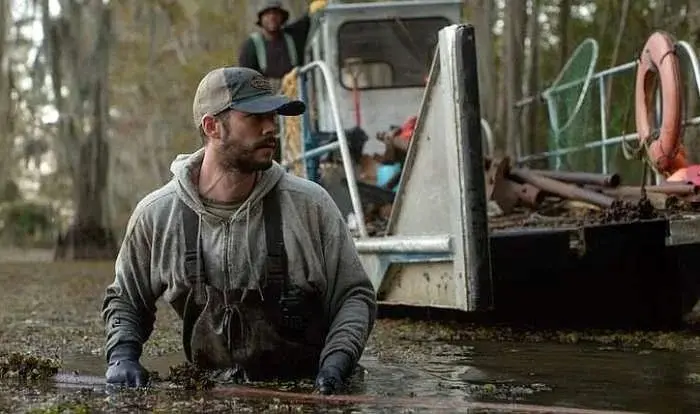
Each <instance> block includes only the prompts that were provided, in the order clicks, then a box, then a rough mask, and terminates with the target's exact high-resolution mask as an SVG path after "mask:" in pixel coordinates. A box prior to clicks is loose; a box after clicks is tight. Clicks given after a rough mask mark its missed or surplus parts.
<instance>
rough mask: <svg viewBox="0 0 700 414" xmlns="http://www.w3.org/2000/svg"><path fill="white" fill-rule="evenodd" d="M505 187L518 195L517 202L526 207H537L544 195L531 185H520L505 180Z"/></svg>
mask: <svg viewBox="0 0 700 414" xmlns="http://www.w3.org/2000/svg"><path fill="white" fill-rule="evenodd" d="M506 185H508V186H509V187H510V189H511V191H513V192H514V193H515V194H517V195H518V200H520V202H521V203H523V204H525V205H526V206H528V207H537V206H539V205H540V204H541V203H542V201H543V200H544V193H543V192H542V191H540V189H539V188H537V187H535V186H534V185H532V184H528V183H525V184H520V183H516V182H514V181H511V180H506Z"/></svg>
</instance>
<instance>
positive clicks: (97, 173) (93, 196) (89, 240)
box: [44, 0, 117, 260]
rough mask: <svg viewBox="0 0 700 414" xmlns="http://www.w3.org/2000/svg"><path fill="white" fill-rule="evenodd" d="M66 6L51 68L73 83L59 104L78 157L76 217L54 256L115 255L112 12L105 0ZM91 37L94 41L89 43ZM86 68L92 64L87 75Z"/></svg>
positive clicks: (64, 134) (63, 137)
mask: <svg viewBox="0 0 700 414" xmlns="http://www.w3.org/2000/svg"><path fill="white" fill-rule="evenodd" d="M44 4H45V7H48V4H46V2H45V3H44ZM61 5H62V11H61V16H60V17H59V19H61V18H65V19H66V20H63V21H62V22H61V23H62V25H61V26H60V28H59V29H58V30H59V34H58V35H57V36H55V38H54V41H53V51H52V53H53V58H54V59H52V63H53V64H52V68H51V69H52V74H53V76H52V78H53V80H54V87H56V86H57V85H58V87H59V88H60V87H61V86H63V85H64V83H63V82H64V80H67V84H68V85H71V86H72V88H71V90H70V94H69V95H68V98H67V102H63V101H62V99H61V98H59V99H58V100H57V105H56V107H57V109H58V111H59V113H60V115H61V118H64V119H68V120H69V121H68V122H67V123H65V122H64V127H63V128H61V131H60V133H59V138H60V141H61V142H62V143H63V145H64V146H65V148H64V149H65V152H66V153H71V152H72V153H77V156H76V157H75V158H72V160H73V161H74V162H73V163H72V165H71V171H72V176H73V191H74V197H73V199H74V208H75V215H74V217H73V221H72V224H71V225H70V227H69V228H68V230H67V232H66V233H65V234H61V235H60V236H59V237H58V240H57V243H56V250H55V252H54V259H56V260H60V259H67V260H99V259H114V257H115V256H116V252H117V247H116V241H115V239H114V236H113V234H112V231H111V229H110V226H109V225H108V220H107V218H106V212H107V209H106V208H105V205H106V203H107V200H106V198H107V197H106V195H107V193H106V190H107V188H108V187H107V182H108V170H109V164H110V163H109V143H108V138H107V130H108V124H109V120H108V118H109V100H108V95H109V82H108V80H109V56H110V46H111V40H112V39H111V37H112V13H111V10H110V8H109V6H107V5H104V3H103V2H102V0H93V1H91V2H90V3H89V4H87V5H82V4H78V3H77V2H75V1H74V0H73V1H64V2H62V4H61ZM49 26H53V25H52V24H50V23H49ZM86 38H88V39H90V38H92V39H95V40H94V42H92V44H89V45H88V46H86V45H85V42H84V41H83V39H86ZM61 52H64V53H61ZM86 66H87V67H90V68H91V72H90V73H89V74H87V75H86V74H85V71H84V68H85V67H86ZM64 76H65V78H64ZM59 90H60V89H59Z"/></svg>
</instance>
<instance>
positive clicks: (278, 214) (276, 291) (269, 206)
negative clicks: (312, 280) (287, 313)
mask: <svg viewBox="0 0 700 414" xmlns="http://www.w3.org/2000/svg"><path fill="white" fill-rule="evenodd" d="M263 215H264V220H265V241H266V242H267V283H266V286H265V297H266V298H268V297H269V298H270V299H272V300H274V301H278V300H279V299H280V298H282V294H283V292H285V291H286V288H287V251H286V249H285V248H284V237H283V232H282V207H281V206H280V196H279V190H278V189H277V186H275V188H273V189H272V190H270V192H269V193H267V194H266V195H265V198H264V199H263Z"/></svg>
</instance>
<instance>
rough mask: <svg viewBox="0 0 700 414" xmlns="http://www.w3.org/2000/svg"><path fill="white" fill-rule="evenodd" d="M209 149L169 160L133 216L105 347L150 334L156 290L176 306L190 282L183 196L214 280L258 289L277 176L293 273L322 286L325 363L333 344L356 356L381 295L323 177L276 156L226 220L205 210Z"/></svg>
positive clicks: (110, 298) (302, 283)
mask: <svg viewBox="0 0 700 414" xmlns="http://www.w3.org/2000/svg"><path fill="white" fill-rule="evenodd" d="M203 155H204V150H203V149H200V150H199V151H197V152H195V153H193V154H184V155H179V156H178V157H177V158H176V159H175V160H174V161H173V163H172V165H171V171H172V173H173V175H174V176H173V178H172V180H171V181H170V182H168V183H167V184H165V185H164V186H163V187H161V188H159V189H157V190H155V191H154V192H152V193H150V194H148V195H147V196H146V197H144V198H143V199H142V200H141V201H140V202H139V203H138V204H137V206H136V207H135V209H134V211H133V213H132V215H131V218H130V220H129V223H128V225H127V229H126V232H125V235H124V240H123V242H122V245H121V249H120V251H119V254H118V256H117V260H116V265H115V272H116V276H115V279H114V281H113V283H112V284H111V285H109V286H108V287H107V290H106V295H105V300H104V304H103V311H102V316H103V319H104V322H105V329H106V335H107V341H106V346H105V349H106V351H107V353H109V351H110V350H111V349H112V348H113V347H114V346H115V345H116V344H117V343H119V342H126V341H135V342H137V343H139V344H144V343H145V342H146V341H147V340H148V338H149V337H150V335H151V332H152V330H153V323H154V321H155V312H156V300H157V299H158V298H161V297H162V298H163V299H164V300H165V301H167V302H168V303H170V304H171V305H173V307H174V308H176V310H178V311H180V310H179V309H177V305H176V302H178V301H180V300H181V299H182V298H183V297H184V296H185V295H186V293H187V290H188V287H187V286H186V284H185V281H184V277H183V276H184V259H183V257H184V251H185V242H184V229H183V225H182V220H181V213H182V208H183V206H182V205H181V204H180V203H179V202H178V199H179V200H181V201H182V202H184V203H185V204H186V205H187V206H189V207H190V208H192V209H193V210H194V211H195V212H197V214H198V215H199V217H200V232H201V251H202V253H203V259H204V263H205V269H206V277H207V279H208V281H209V283H210V284H211V285H212V286H215V287H217V288H219V289H234V288H244V287H246V288H247V289H249V290H248V292H249V294H256V295H257V294H261V291H260V288H259V284H258V281H259V278H260V275H261V274H263V266H264V264H265V260H266V250H267V248H266V243H265V229H264V222H263V215H262V199H263V197H264V196H265V194H267V193H268V192H269V191H270V190H271V189H272V188H273V187H274V186H275V184H278V189H279V192H280V203H281V210H282V220H283V225H284V227H283V233H284V243H285V247H286V250H287V256H288V272H289V277H290V281H291V282H292V283H293V284H294V285H296V286H298V287H299V288H301V289H302V290H306V291H315V292H317V293H318V294H320V297H321V298H322V303H323V311H324V313H325V314H324V315H319V318H322V319H323V320H326V321H327V323H328V329H327V335H326V337H325V345H324V347H323V350H322V352H321V355H320V359H319V364H322V363H323V360H324V359H325V357H326V356H328V355H329V354H330V353H332V352H334V351H344V352H346V353H348V354H349V355H350V356H351V358H352V360H353V362H357V360H358V359H359V358H360V356H361V354H362V352H363V349H364V347H365V344H366V341H367V338H368V335H369V333H370V331H371V329H372V328H373V325H374V320H375V316H376V306H377V305H376V297H375V292H374V289H373V287H372V284H371V282H370V280H369V278H368V276H367V274H366V272H365V270H364V269H363V267H362V265H361V263H360V260H359V257H358V255H357V252H356V250H355V247H354V243H353V240H352V237H351V235H350V233H349V231H348V228H347V226H346V223H345V221H344V219H343V217H342V214H341V213H340V211H339V210H338V208H337V206H336V205H335V203H334V201H333V199H331V198H330V196H329V195H328V193H327V192H326V191H325V190H324V189H323V188H322V187H321V186H319V185H318V184H316V183H314V182H311V181H308V180H305V179H302V178H299V177H296V176H294V175H292V174H289V173H286V172H285V171H284V170H283V169H282V167H280V166H279V165H278V164H276V163H274V164H273V165H272V167H270V168H269V169H267V170H266V171H264V172H263V173H262V176H261V178H260V179H259V181H258V183H257V185H256V186H255V188H254V190H253V192H252V194H251V195H250V197H249V198H248V199H247V200H246V201H245V203H243V204H242V205H241V206H240V208H239V209H238V210H237V211H236V212H235V213H234V214H233V215H232V216H231V218H230V219H229V220H223V219H221V218H219V217H217V216H214V215H212V214H210V213H208V212H207V211H206V210H205V209H204V205H203V204H202V202H201V200H200V198H199V194H198V190H197V187H196V186H195V185H194V183H193V179H192V172H193V171H194V172H196V171H197V170H198V168H199V166H200V165H201V162H202V158H203ZM226 268H227V269H226ZM225 269H226V270H227V271H225ZM227 274H228V275H229V276H228V277H227V276H226V275H227ZM280 351H281V352H284V350H280Z"/></svg>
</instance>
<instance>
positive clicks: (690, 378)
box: [65, 342, 700, 413]
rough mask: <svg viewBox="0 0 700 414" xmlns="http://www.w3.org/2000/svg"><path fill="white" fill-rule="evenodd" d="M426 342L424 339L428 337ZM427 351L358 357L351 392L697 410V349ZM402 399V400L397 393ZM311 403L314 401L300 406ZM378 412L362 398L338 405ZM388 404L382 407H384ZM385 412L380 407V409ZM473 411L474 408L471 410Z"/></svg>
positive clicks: (161, 364) (478, 345)
mask: <svg viewBox="0 0 700 414" xmlns="http://www.w3.org/2000/svg"><path fill="white" fill-rule="evenodd" d="M426 345H427V344H426ZM428 347H429V348H430V349H431V351H432V352H430V355H429V356H428V357H427V358H425V359H422V360H421V362H419V363H415V364H410V365H406V364H387V363H384V362H380V361H378V360H377V359H376V358H373V357H366V358H363V360H362V365H363V367H364V376H363V378H359V377H357V378H354V380H353V383H352V384H351V389H350V392H351V393H352V394H358V395H369V396H380V397H410V398H414V399H415V401H416V406H419V405H421V407H420V408H419V409H413V410H410V408H411V407H410V405H409V406H403V403H401V405H402V407H395V408H396V409H398V408H401V409H408V410H409V411H408V412H430V411H431V409H430V408H428V407H425V406H424V405H425V404H418V403H419V402H425V401H430V400H435V401H441V402H443V403H444V402H448V403H449V404H450V405H452V406H454V409H455V410H459V407H460V404H462V405H463V406H464V407H466V404H463V402H465V401H483V402H498V403H510V402H517V403H521V404H533V405H546V406H559V407H577V408H588V409H599V410H619V411H637V412H649V413H693V412H700V383H698V380H699V377H700V359H699V358H698V356H697V355H696V354H694V353H681V352H668V351H656V350H654V351H640V350H627V351H625V350H619V349H611V348H605V347H600V346H594V345H555V344H543V343H540V344H517V343H507V344H506V343H492V342H475V343H471V344H470V345H459V344H454V343H440V344H431V345H428ZM181 362H182V359H181V357H180V355H179V354H175V355H166V356H163V357H157V358H150V359H146V360H144V364H145V365H146V366H147V367H148V368H149V369H152V370H157V371H158V372H160V373H161V374H163V375H164V374H167V372H168V367H170V366H172V365H176V364H179V363H181ZM65 367H66V368H67V369H74V370H78V371H80V372H81V373H82V374H85V375H95V376H102V375H103V373H104V363H103V361H102V360H101V359H100V358H95V357H80V356H73V357H69V358H66V360H65ZM401 401H404V400H401ZM303 408H308V409H312V408H313V405H312V404H307V405H306V406H299V407H298V408H297V409H298V410H303ZM353 408H355V409H360V408H361V409H362V412H380V411H381V409H379V408H378V407H375V409H374V410H372V407H371V406H368V405H366V404H362V405H357V404H355V405H353V404H348V405H345V406H343V410H344V411H346V412H347V410H350V411H352V409H353ZM385 409H386V408H384V410H385ZM381 412H384V411H381ZM470 412H473V411H470Z"/></svg>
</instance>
